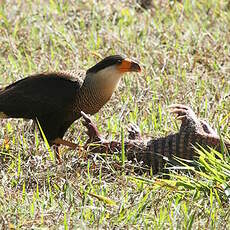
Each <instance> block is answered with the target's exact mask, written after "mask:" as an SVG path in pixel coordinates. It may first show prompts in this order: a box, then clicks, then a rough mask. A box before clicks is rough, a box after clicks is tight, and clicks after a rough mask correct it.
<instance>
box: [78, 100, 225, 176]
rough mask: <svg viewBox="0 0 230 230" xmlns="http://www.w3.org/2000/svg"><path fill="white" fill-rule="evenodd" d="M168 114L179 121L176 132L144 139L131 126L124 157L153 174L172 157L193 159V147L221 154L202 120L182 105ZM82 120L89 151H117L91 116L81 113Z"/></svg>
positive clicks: (217, 140) (217, 141) (116, 143)
mask: <svg viewBox="0 0 230 230" xmlns="http://www.w3.org/2000/svg"><path fill="white" fill-rule="evenodd" d="M169 108H170V110H171V113H174V114H176V118H177V119H178V120H181V122H182V123H181V127H180V130H179V132H178V133H175V134H171V135H168V136H166V137H161V138H156V139H150V140H146V139H144V138H142V137H141V135H140V131H139V128H138V127H137V126H134V125H132V126H131V127H130V128H129V130H128V132H129V140H128V141H126V142H125V150H126V156H127V159H128V160H132V161H137V162H143V164H144V165H147V166H149V167H151V168H152V171H153V173H157V172H159V171H161V170H162V168H163V167H164V165H165V162H166V161H172V156H173V155H174V156H177V157H180V158H183V159H188V160H192V159H193V158H194V156H196V155H197V154H196V150H195V149H194V146H196V147H198V146H202V147H204V148H207V146H210V147H212V148H215V149H217V150H218V151H221V140H220V138H219V136H218V135H217V133H216V132H215V131H214V130H213V129H212V128H211V127H210V126H209V125H208V124H207V123H206V122H204V121H202V120H199V119H198V118H197V116H196V115H195V113H194V112H193V110H192V109H191V108H189V107H188V106H185V105H180V104H176V105H171V106H170V107H169ZM82 116H83V118H84V119H85V121H84V123H83V124H84V125H85V126H86V127H87V129H88V131H87V134H88V136H89V139H88V141H87V143H86V145H85V148H88V149H89V150H90V151H92V152H107V153H113V152H119V151H121V142H119V141H107V140H105V139H103V137H102V136H101V135H100V134H99V132H98V129H97V127H96V125H95V124H93V122H92V121H91V119H90V117H88V116H87V115H86V114H84V113H82ZM224 143H225V146H226V151H230V143H229V142H227V141H224Z"/></svg>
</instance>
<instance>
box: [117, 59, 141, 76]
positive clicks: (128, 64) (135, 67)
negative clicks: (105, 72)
mask: <svg viewBox="0 0 230 230" xmlns="http://www.w3.org/2000/svg"><path fill="white" fill-rule="evenodd" d="M118 69H119V71H120V72H121V73H126V72H141V67H140V66H139V64H137V63H136V62H134V61H132V60H130V59H128V58H126V59H124V60H122V62H121V64H119V65H118Z"/></svg>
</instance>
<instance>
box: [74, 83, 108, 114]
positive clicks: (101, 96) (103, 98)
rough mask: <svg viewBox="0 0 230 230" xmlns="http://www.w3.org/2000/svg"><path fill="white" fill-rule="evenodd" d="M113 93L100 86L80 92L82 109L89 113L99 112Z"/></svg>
mask: <svg viewBox="0 0 230 230" xmlns="http://www.w3.org/2000/svg"><path fill="white" fill-rule="evenodd" d="M111 96H112V93H110V92H107V90H103V89H100V88H93V87H92V88H88V89H84V90H82V92H81V93H80V96H79V98H80V101H79V103H78V104H79V107H80V110H81V111H83V112H85V113H87V114H91V115H93V114H95V113H97V112H98V111H99V110H100V109H101V108H102V107H103V106H104V105H105V104H106V103H107V102H108V100H109V99H110V98H111Z"/></svg>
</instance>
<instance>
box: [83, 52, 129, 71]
mask: <svg viewBox="0 0 230 230" xmlns="http://www.w3.org/2000/svg"><path fill="white" fill-rule="evenodd" d="M123 60H124V57H122V56H120V55H112V56H108V57H106V58H104V59H103V60H101V61H100V62H98V63H97V64H96V65H94V66H93V67H91V68H90V69H88V70H87V73H96V72H98V71H100V70H102V69H104V68H106V67H109V66H112V65H115V64H121V62H122V61H123Z"/></svg>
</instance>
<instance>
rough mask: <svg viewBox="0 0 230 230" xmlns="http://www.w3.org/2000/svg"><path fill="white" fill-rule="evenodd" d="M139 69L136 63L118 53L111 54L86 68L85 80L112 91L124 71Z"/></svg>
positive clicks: (136, 70)
mask: <svg viewBox="0 0 230 230" xmlns="http://www.w3.org/2000/svg"><path fill="white" fill-rule="evenodd" d="M140 71H141V68H140V66H139V64H138V63H136V62H134V61H132V60H130V59H127V58H124V57H122V56H120V55H113V56H108V57H106V58H104V59H103V60H102V61H100V62H98V63H97V64H96V65H94V66H93V67H91V68H90V69H88V70H87V72H86V79H85V81H86V82H91V83H93V84H98V85H99V86H101V87H103V88H105V89H108V90H112V91H114V90H115V88H116V87H117V84H118V83H119V80H120V79H121V77H122V75H123V74H124V73H127V72H140Z"/></svg>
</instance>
